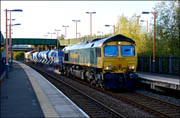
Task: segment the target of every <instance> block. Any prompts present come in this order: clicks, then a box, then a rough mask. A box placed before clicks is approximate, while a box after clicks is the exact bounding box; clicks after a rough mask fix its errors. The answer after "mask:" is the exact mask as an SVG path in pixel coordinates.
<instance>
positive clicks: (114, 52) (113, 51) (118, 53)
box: [102, 42, 137, 73]
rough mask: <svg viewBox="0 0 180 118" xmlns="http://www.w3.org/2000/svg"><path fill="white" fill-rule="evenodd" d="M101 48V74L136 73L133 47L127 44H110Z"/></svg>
mask: <svg viewBox="0 0 180 118" xmlns="http://www.w3.org/2000/svg"><path fill="white" fill-rule="evenodd" d="M102 48H103V50H102V54H103V63H102V65H103V73H107V72H110V73H131V72H136V67H137V55H136V53H135V45H132V44H131V43H129V42H110V43H107V44H105V45H104V46H103V47H102Z"/></svg>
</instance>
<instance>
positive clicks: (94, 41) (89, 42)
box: [63, 34, 135, 51]
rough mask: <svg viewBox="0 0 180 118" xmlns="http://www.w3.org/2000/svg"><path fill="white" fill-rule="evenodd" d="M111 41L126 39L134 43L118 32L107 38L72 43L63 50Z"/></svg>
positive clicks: (99, 44)
mask: <svg viewBox="0 0 180 118" xmlns="http://www.w3.org/2000/svg"><path fill="white" fill-rule="evenodd" d="M112 41H126V42H130V43H133V44H135V41H133V40H132V39H130V38H128V37H126V36H123V35H120V34H119V35H114V36H111V37H107V38H102V39H100V38H98V39H94V40H90V41H86V42H80V43H77V44H74V45H70V46H67V47H65V48H64V49H63V50H64V51H65V50H75V49H83V48H95V47H100V46H102V45H103V44H105V43H108V42H112Z"/></svg>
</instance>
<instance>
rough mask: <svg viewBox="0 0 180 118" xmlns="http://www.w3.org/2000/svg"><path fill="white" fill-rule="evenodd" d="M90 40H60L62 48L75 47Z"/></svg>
mask: <svg viewBox="0 0 180 118" xmlns="http://www.w3.org/2000/svg"><path fill="white" fill-rule="evenodd" d="M88 40H89V39H88V38H81V39H67V40H62V39H61V40H59V42H60V45H61V46H67V45H73V44H76V43H79V42H83V41H88Z"/></svg>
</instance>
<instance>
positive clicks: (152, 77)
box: [137, 72, 180, 90]
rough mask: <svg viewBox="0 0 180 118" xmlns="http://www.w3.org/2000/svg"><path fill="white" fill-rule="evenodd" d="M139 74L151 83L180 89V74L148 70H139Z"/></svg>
mask: <svg viewBox="0 0 180 118" xmlns="http://www.w3.org/2000/svg"><path fill="white" fill-rule="evenodd" d="M137 74H138V76H139V77H140V78H142V79H143V82H145V80H147V81H148V82H149V83H150V84H155V85H158V86H162V87H166V88H172V89H176V90H180V76H176V75H166V74H157V73H148V72H137ZM150 81H151V82H150Z"/></svg>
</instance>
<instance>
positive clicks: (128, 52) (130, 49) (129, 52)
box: [121, 45, 135, 56]
mask: <svg viewBox="0 0 180 118" xmlns="http://www.w3.org/2000/svg"><path fill="white" fill-rule="evenodd" d="M134 55H135V49H134V46H132V45H123V46H121V56H134Z"/></svg>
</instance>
